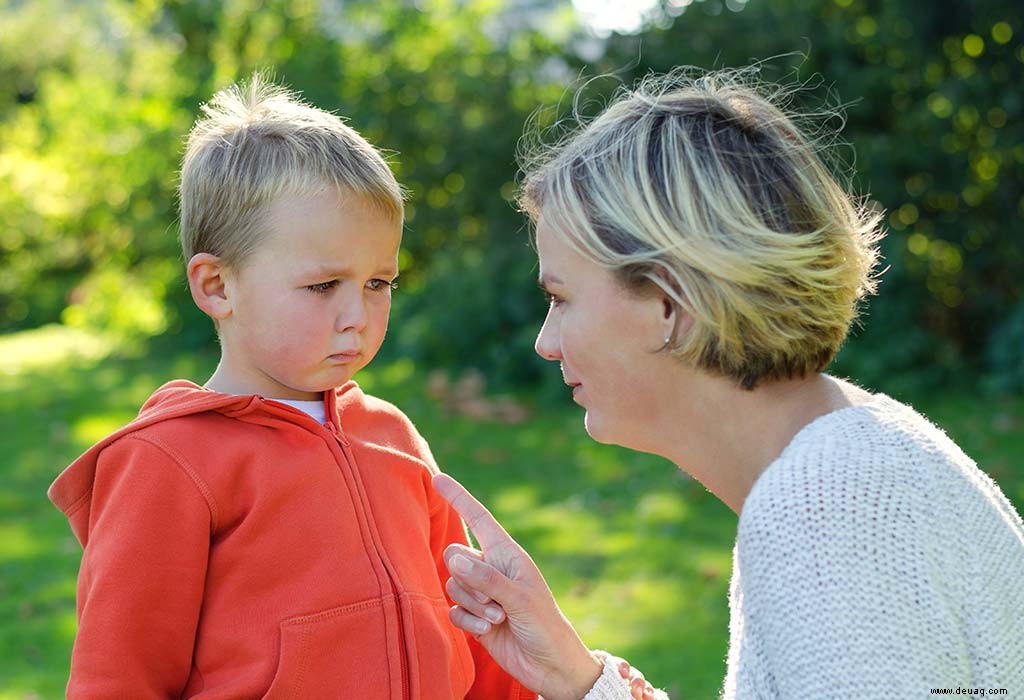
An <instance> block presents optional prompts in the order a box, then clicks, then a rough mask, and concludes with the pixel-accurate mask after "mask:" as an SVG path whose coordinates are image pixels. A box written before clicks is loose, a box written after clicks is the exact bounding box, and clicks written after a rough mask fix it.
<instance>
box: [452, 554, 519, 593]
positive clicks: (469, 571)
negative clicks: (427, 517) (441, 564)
mask: <svg viewBox="0 0 1024 700" xmlns="http://www.w3.org/2000/svg"><path fill="white" fill-rule="evenodd" d="M445 564H446V565H447V566H448V572H449V573H450V574H451V575H452V578H454V579H455V581H456V583H458V584H459V585H460V586H462V587H463V588H465V589H466V590H468V591H470V592H471V593H473V592H479V593H482V594H484V595H485V596H487V597H488V598H490V599H491V600H493V601H495V602H496V603H498V604H499V605H501V606H503V607H505V606H514V605H515V604H516V602H517V601H518V600H519V597H520V595H519V594H518V593H517V591H516V587H515V586H514V585H513V584H512V582H511V581H510V580H509V578H508V577H507V576H505V574H503V573H501V572H500V571H498V570H497V569H496V568H494V567H493V566H491V565H490V564H488V563H487V562H486V561H483V560H481V559H477V558H475V557H469V556H466V554H465V553H463V552H461V551H459V549H457V548H455V547H449V548H448V549H447V550H445Z"/></svg>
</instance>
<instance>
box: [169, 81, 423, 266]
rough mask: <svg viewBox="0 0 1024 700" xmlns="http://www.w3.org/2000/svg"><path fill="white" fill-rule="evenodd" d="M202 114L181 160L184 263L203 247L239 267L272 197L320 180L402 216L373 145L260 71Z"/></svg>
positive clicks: (303, 191) (308, 188)
mask: <svg viewBox="0 0 1024 700" xmlns="http://www.w3.org/2000/svg"><path fill="white" fill-rule="evenodd" d="M202 111H203V116H202V117H201V118H200V119H199V120H197V121H196V123H195V126H193V128H192V131H191V132H190V133H189V136H188V144H187V146H186V150H185V157H184V159H183V161H182V166H181V182H180V186H179V200H180V201H179V203H180V211H181V249H182V252H183V253H184V256H185V260H188V259H190V258H191V257H192V256H193V255H195V254H196V253H211V254H213V255H216V256H218V257H220V258H221V259H222V260H223V261H224V262H225V263H227V264H228V265H240V264H241V263H242V262H243V261H244V260H245V258H247V257H248V256H249V255H250V254H251V253H252V252H253V250H254V249H255V248H256V246H257V245H258V244H259V242H260V241H261V240H262V239H263V237H264V236H265V235H266V234H267V233H268V231H267V230H266V229H267V227H266V225H265V221H266V215H267V211H268V208H269V207H270V205H271V204H273V202H274V201H276V200H277V199H278V198H279V197H281V196H282V195H291V196H300V197H301V196H310V195H312V194H315V193H316V192H317V191H319V190H321V189H323V188H324V187H328V186H333V187H336V188H338V189H339V190H340V191H342V192H351V193H354V194H356V195H358V196H360V197H361V198H363V199H364V200H366V201H367V202H368V203H369V204H371V205H373V206H376V207H377V208H378V209H379V210H380V211H382V212H383V213H384V214H385V215H386V216H388V217H389V218H390V219H392V220H394V221H401V220H402V219H403V215H404V205H403V192H402V188H401V187H400V186H399V184H398V182H397V181H396V180H395V177H394V175H393V174H392V172H391V170H390V168H388V165H387V163H386V162H385V161H384V158H383V157H382V156H381V154H380V153H379V152H378V151H377V149H375V148H374V147H373V146H372V145H371V144H370V143H369V142H368V141H367V140H366V139H364V138H363V137H362V136H360V135H359V134H358V133H356V131H355V130H354V129H352V128H351V127H349V126H347V125H345V123H344V122H342V120H341V119H340V118H339V117H337V116H335V115H333V114H330V113H328V112H325V111H323V110H321V109H318V108H316V107H313V106H312V105H309V104H307V103H305V102H303V101H302V100H301V99H300V98H299V97H298V96H297V95H296V94H295V93H294V92H291V91H289V90H287V89H286V88H284V87H281V86H280V85H276V84H274V82H273V81H272V80H271V79H270V78H269V77H268V76H267V75H266V74H263V73H260V72H256V73H254V74H253V76H252V77H251V78H250V79H249V80H247V81H244V82H242V83H238V84H235V85H231V86H230V87H227V88H225V89H223V90H221V91H220V92H218V93H217V94H216V95H214V96H213V99H211V100H210V102H209V103H208V104H205V105H203V107H202Z"/></svg>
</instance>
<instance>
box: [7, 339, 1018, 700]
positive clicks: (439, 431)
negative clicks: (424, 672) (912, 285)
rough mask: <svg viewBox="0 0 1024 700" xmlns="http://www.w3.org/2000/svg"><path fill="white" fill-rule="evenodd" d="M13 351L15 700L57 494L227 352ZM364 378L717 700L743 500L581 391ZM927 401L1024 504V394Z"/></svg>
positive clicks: (33, 684)
mask: <svg viewBox="0 0 1024 700" xmlns="http://www.w3.org/2000/svg"><path fill="white" fill-rule="evenodd" d="M0 356H3V357H4V358H5V366H4V367H3V368H2V369H0V417H2V418H0V420H2V433H0V435H2V440H3V443H2V446H0V448H2V450H3V453H4V454H7V455H8V458H7V459H6V461H5V462H4V464H5V467H4V484H5V486H4V488H3V489H2V491H0V619H2V620H4V623H3V627H2V629H0V700H15V699H18V700H25V699H28V698H33V699H36V698H59V697H62V696H63V689H64V683H65V681H66V675H67V667H68V659H69V655H70V649H71V644H72V641H73V638H74V633H75V607H74V591H75V575H76V572H77V567H78V561H79V557H80V549H79V546H78V544H77V542H76V541H75V539H74V538H73V537H72V535H71V532H70V530H69V528H68V526H67V522H66V520H65V519H64V517H63V516H62V515H61V514H60V513H58V512H57V510H56V509H55V508H53V507H52V505H50V503H49V501H48V500H47V499H46V495H45V492H46V488H47V486H48V485H49V483H50V482H51V481H52V480H53V478H54V477H55V476H56V475H57V474H58V472H59V471H60V470H61V469H62V468H63V467H64V466H65V465H66V464H68V463H69V462H70V461H71V460H72V459H74V457H76V456H77V455H78V454H79V453H80V452H82V451H83V450H84V449H86V448H87V447H88V446H89V445H90V444H91V443H92V442H94V441H95V440H97V439H99V438H100V437H102V436H103V435H105V434H106V433H108V432H109V431H111V430H113V429H114V428H116V427H118V426H119V425H121V424H123V423H125V422H127V421H128V420H130V419H131V418H132V416H133V415H134V414H135V411H136V410H137V408H138V406H139V405H140V404H141V403H142V402H143V401H144V400H145V398H146V397H147V396H148V395H149V393H150V392H151V391H152V390H153V389H154V388H155V387H157V386H159V385H160V384H161V383H163V382H164V381H166V380H167V379H170V378H174V377H187V378H192V379H197V380H202V379H204V378H205V377H206V376H208V375H209V373H210V372H211V371H212V369H213V366H214V364H215V361H216V358H215V356H214V355H213V354H212V353H211V354H206V355H202V356H195V355H187V354H184V353H175V352H172V351H160V352H155V353H150V354H148V355H145V356H134V357H132V356H123V355H117V354H112V353H111V352H110V346H109V345H108V344H107V343H105V342H103V341H102V340H100V339H97V338H94V337H91V336H88V335H84V334H79V333H74V332H71V331H68V330H66V329H62V328H59V327H49V328H45V329H39V330H36V331H29V332H25V333H20V334H17V335H9V336H5V337H2V338H0ZM359 379H360V382H361V383H362V385H363V386H364V388H366V389H367V390H369V391H371V392H373V393H377V394H378V395H381V396H383V397H384V398H387V399H389V400H392V401H394V402H395V403H397V404H398V405H399V406H401V407H402V408H403V409H405V410H406V412H407V413H408V414H409V415H410V416H411V417H412V419H413V420H414V421H415V422H416V423H417V424H418V426H419V427H420V430H421V431H422V432H423V434H424V435H425V436H426V437H427V438H428V440H429V441H430V443H431V445H432V448H433V450H434V454H435V456H436V457H437V460H438V462H439V463H440V464H441V465H442V467H443V468H445V469H446V470H448V471H450V472H451V473H452V474H454V475H455V476H456V477H458V478H460V479H461V480H462V481H463V482H464V483H465V484H466V485H467V486H468V487H470V488H471V489H472V490H473V491H474V492H475V493H476V494H477V495H478V496H479V497H480V499H481V500H483V501H484V502H485V503H486V504H488V505H489V506H490V507H491V509H492V510H493V511H494V513H495V514H496V515H497V516H498V518H499V519H500V520H501V521H502V522H503V523H504V524H505V526H506V528H507V529H508V530H509V531H510V532H511V533H512V534H513V536H515V537H516V538H517V539H518V540H519V541H520V542H521V543H522V544H523V545H524V546H525V547H526V548H527V550H528V551H530V552H532V553H533V555H534V557H535V558H536V559H537V561H538V563H539V564H540V566H541V569H542V570H543V571H545V572H546V574H547V575H548V579H549V581H550V582H551V584H552V587H553V589H554V590H555V593H556V595H557V597H558V600H559V601H560V603H561V604H562V607H563V609H564V610H565V612H566V614H567V615H568V616H569V618H570V619H572V620H573V621H574V622H575V623H576V625H577V628H578V629H579V631H580V633H581V635H582V636H583V638H584V639H585V641H587V642H588V643H589V644H591V645H592V646H597V647H605V648H608V649H611V650H614V651H615V652H616V653H617V654H619V655H622V656H625V657H627V658H629V659H630V660H631V661H632V662H633V663H634V664H635V665H637V666H638V667H640V668H641V669H643V670H644V672H645V673H646V674H647V675H648V677H649V678H651V679H652V680H653V681H655V682H656V683H657V684H659V685H662V686H664V687H666V688H667V689H668V690H669V691H670V694H672V695H673V697H687V698H712V697H715V696H716V694H717V691H718V688H719V685H720V683H721V679H722V676H723V674H724V670H725V653H726V640H727V626H728V605H727V598H726V593H727V585H728V580H729V574H730V566H731V549H732V540H733V535H734V529H735V517H734V516H733V514H732V513H731V512H730V511H729V510H728V509H726V508H725V507H724V506H723V505H722V504H721V503H719V502H718V501H717V500H716V499H715V498H714V497H712V496H710V495H709V494H708V493H707V492H706V491H705V490H704V489H703V488H702V487H701V486H700V485H699V484H697V483H695V482H693V481H692V480H690V479H688V478H686V477H685V476H684V475H682V474H680V473H679V472H678V471H677V470H676V469H675V468H674V467H672V465H670V464H669V463H667V462H665V461H664V460H660V459H657V458H654V457H649V456H644V455H638V454H635V453H631V452H628V451H625V450H622V449H617V448H611V447H607V446H603V445H598V444H596V443H594V442H592V441H590V440H589V439H588V438H587V436H586V434H585V433H584V431H583V428H582V420H581V415H580V411H579V409H578V408H576V407H575V406H573V405H572V404H571V403H569V402H568V401H565V402H559V403H557V404H556V405H552V404H551V403H550V402H540V401H539V400H536V399H531V398H530V397H529V396H524V397H518V399H519V402H520V403H521V405H522V406H523V407H524V408H525V413H526V418H525V420H523V421H522V422H520V423H517V424H507V423H504V422H501V421H498V420H493V419H486V418H484V419H480V418H475V419H471V418H469V417H466V416H464V415H461V414H460V413H459V412H458V411H456V410H454V409H452V408H451V407H449V408H445V407H444V406H443V405H441V404H440V403H439V402H438V401H437V400H435V399H433V398H430V397H429V396H428V394H430V392H429V391H427V387H428V384H429V382H428V378H427V376H426V373H425V372H424V371H423V368H413V367H412V366H411V365H410V364H409V363H402V362H399V363H395V364H391V365H388V366H385V367H380V368H374V370H373V371H370V372H367V373H365V374H363V375H361V376H360V377H359ZM898 398H901V399H904V400H908V399H911V398H912V397H902V396H901V397H898ZM914 403H915V404H916V405H917V406H918V407H919V408H921V409H922V410H923V411H924V412H925V413H927V414H928V415H929V416H931V417H932V419H933V420H935V421H936V422H937V423H939V424H940V425H941V426H943V427H944V428H945V429H946V430H947V431H948V432H949V433H950V434H951V435H952V436H953V437H954V439H956V440H958V441H959V442H960V444H961V445H962V446H963V447H964V449H965V450H966V451H967V452H968V453H969V454H971V455H972V456H973V457H974V458H975V459H977V460H978V462H979V464H981V465H982V467H983V468H984V469H985V470H986V471H988V472H989V473H990V474H991V475H992V476H993V477H994V478H996V479H997V480H998V481H999V482H1000V484H1001V485H1002V487H1003V489H1004V491H1005V492H1006V494H1007V495H1008V496H1009V498H1010V500H1011V501H1013V503H1014V504H1015V505H1016V506H1017V507H1018V508H1021V506H1022V505H1024V437H1022V434H1024V399H1021V398H1005V399H999V400H991V399H986V400H985V401H977V400H975V399H974V398H973V397H970V396H962V395H953V396H942V397H937V398H931V399H929V398H927V397H916V399H915V400H914Z"/></svg>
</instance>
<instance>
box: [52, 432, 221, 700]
mask: <svg viewBox="0 0 1024 700" xmlns="http://www.w3.org/2000/svg"><path fill="white" fill-rule="evenodd" d="M205 493H208V492H205V487H204V486H203V485H202V482H201V481H199V479H198V478H197V477H196V476H195V475H194V473H193V472H192V471H191V470H190V469H189V467H188V465H187V464H185V463H184V462H183V461H182V460H180V459H179V458H177V457H176V456H175V455H174V452H173V451H170V450H168V449H167V448H166V447H164V446H162V445H160V444H158V443H156V442H154V441H151V440H149V439H147V438H144V437H139V436H129V437H125V438H122V439H121V440H118V441H117V442H115V443H113V444H112V445H110V446H109V447H107V448H106V449H104V450H103V452H102V453H101V454H100V456H99V458H98V463H97V467H96V477H95V482H94V485H93V492H92V497H91V510H90V514H89V531H88V537H87V539H86V540H85V551H84V553H83V555H82V566H81V570H80V572H79V577H78V634H77V636H76V638H75V645H74V650H73V652H72V656H71V678H70V681H69V683H68V692H67V697H68V698H71V699H73V700H78V699H86V698H110V697H132V698H138V699H139V700H144V699H146V698H172V697H173V698H177V697H179V695H180V694H181V692H182V690H183V689H184V687H185V684H186V682H187V680H188V677H189V673H190V671H191V665H192V652H193V644H194V640H195V635H196V626H197V623H198V619H199V611H200V605H201V602H202V598H203V582H204V579H205V576H206V566H207V558H208V553H209V544H210V533H211V528H212V526H213V515H212V514H213V513H214V512H215V510H213V509H212V508H211V503H212V501H209V500H208V499H207V497H206V495H205Z"/></svg>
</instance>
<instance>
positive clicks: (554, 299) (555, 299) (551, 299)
mask: <svg viewBox="0 0 1024 700" xmlns="http://www.w3.org/2000/svg"><path fill="white" fill-rule="evenodd" d="M541 291H542V292H544V298H545V299H547V301H548V305H549V306H559V305H561V303H562V301H563V299H562V297H559V296H555V295H554V294H552V293H551V292H549V291H547V290H546V289H542V290H541Z"/></svg>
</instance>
